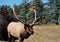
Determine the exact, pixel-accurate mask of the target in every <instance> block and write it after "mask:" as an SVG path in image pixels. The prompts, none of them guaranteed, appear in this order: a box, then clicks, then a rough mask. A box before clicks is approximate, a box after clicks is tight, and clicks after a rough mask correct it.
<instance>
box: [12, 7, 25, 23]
mask: <svg viewBox="0 0 60 42" xmlns="http://www.w3.org/2000/svg"><path fill="white" fill-rule="evenodd" d="M13 14H14V15H15V17H16V19H18V20H19V21H20V22H22V23H23V24H25V23H24V22H23V21H21V20H20V19H19V18H18V17H17V15H16V12H15V6H14V7H13Z"/></svg>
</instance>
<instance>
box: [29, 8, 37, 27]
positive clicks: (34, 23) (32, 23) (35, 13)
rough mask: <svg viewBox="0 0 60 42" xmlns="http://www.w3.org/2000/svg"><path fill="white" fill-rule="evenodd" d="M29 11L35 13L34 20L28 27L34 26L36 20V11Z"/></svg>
mask: <svg viewBox="0 0 60 42" xmlns="http://www.w3.org/2000/svg"><path fill="white" fill-rule="evenodd" d="M30 10H32V11H34V13H35V19H34V21H33V22H32V24H30V26H33V25H34V24H35V22H36V20H37V18H36V10H34V9H31V8H30Z"/></svg>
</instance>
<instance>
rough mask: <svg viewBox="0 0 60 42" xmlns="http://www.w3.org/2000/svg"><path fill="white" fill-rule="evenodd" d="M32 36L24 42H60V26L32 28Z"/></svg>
mask: <svg viewBox="0 0 60 42" xmlns="http://www.w3.org/2000/svg"><path fill="white" fill-rule="evenodd" d="M33 29H34V32H35V33H34V34H33V35H31V36H30V37H29V38H28V39H25V40H24V42H60V25H53V24H52V25H40V26H34V27H33Z"/></svg>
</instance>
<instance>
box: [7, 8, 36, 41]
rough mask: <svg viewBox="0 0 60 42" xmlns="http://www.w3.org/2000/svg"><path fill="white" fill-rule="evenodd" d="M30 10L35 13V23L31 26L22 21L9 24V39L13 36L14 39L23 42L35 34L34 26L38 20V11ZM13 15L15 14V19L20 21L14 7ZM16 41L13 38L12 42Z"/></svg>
mask: <svg viewBox="0 0 60 42" xmlns="http://www.w3.org/2000/svg"><path fill="white" fill-rule="evenodd" d="M30 10H32V11H33V12H34V13H35V19H34V21H33V22H32V23H30V24H26V23H23V22H21V21H19V22H11V23H9V25H8V26H7V31H8V38H9V39H10V37H11V36H10V35H12V36H13V37H16V38H18V39H19V41H20V42H23V40H24V38H27V37H29V36H30V35H32V34H33V33H34V31H33V26H34V23H35V22H36V20H37V18H36V11H35V10H34V9H31V8H30ZM13 13H14V15H15V17H16V18H17V19H18V20H19V18H18V17H17V15H16V13H15V8H14V7H13ZM22 39H23V40H22ZM14 41H15V40H14V38H13V39H12V42H14Z"/></svg>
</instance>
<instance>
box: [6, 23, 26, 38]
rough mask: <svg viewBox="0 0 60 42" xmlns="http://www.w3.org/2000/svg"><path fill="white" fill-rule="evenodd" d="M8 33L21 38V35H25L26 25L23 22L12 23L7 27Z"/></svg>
mask: <svg viewBox="0 0 60 42" xmlns="http://www.w3.org/2000/svg"><path fill="white" fill-rule="evenodd" d="M7 31H8V33H10V34H11V35H12V36H14V37H17V38H19V37H20V36H21V34H23V33H25V29H24V24H22V23H21V22H11V23H10V24H9V25H8V27H7Z"/></svg>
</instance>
